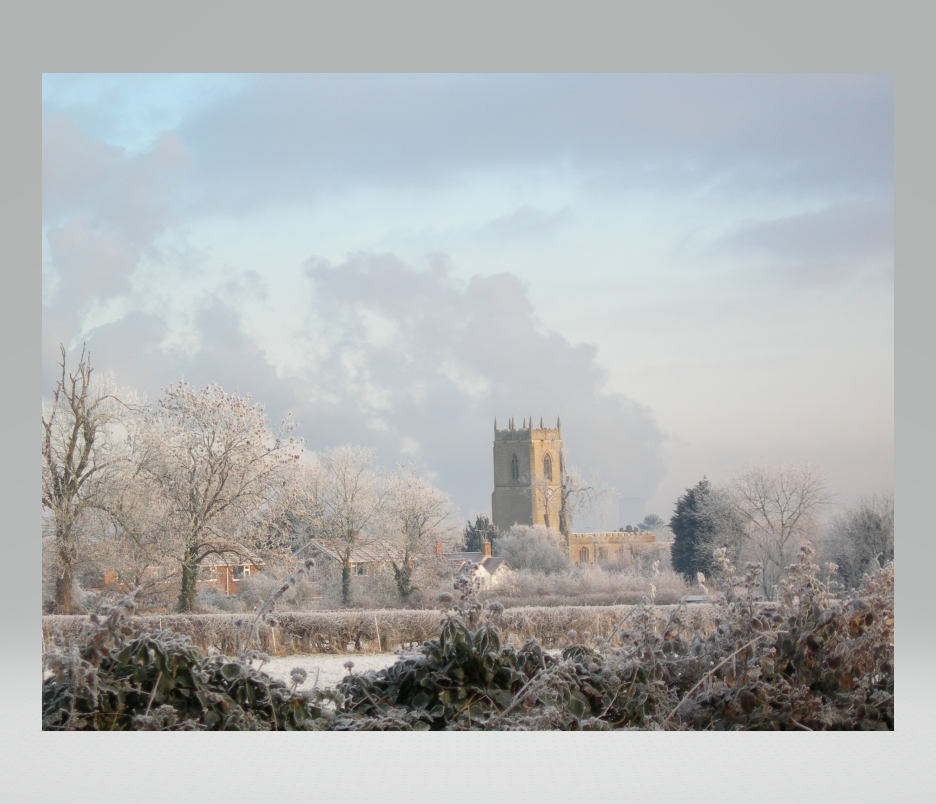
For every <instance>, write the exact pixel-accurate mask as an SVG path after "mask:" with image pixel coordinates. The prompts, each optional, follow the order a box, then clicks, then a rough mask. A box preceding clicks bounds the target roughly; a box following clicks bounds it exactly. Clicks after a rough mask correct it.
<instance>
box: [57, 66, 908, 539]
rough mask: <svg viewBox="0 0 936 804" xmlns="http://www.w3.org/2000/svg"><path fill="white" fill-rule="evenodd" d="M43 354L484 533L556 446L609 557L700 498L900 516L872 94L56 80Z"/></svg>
mask: <svg viewBox="0 0 936 804" xmlns="http://www.w3.org/2000/svg"><path fill="white" fill-rule="evenodd" d="M42 93H43V102H42V109H43V124H42V138H43V139H42V142H43V148H42V159H43V163H42V165H43V176H42V180H43V197H42V207H43V208H42V276H43V393H48V392H49V390H50V389H51V387H52V383H53V382H54V378H55V368H56V367H55V362H56V359H57V356H58V345H59V344H60V343H63V344H65V345H66V347H67V348H69V349H72V350H73V349H75V348H76V347H77V348H79V349H80V345H81V343H82V342H83V341H86V342H87V343H88V345H89V348H90V349H91V354H92V362H93V364H94V365H95V367H96V368H98V369H102V370H105V369H110V370H113V371H114V373H115V374H116V377H117V380H118V382H119V383H121V384H125V385H131V386H134V387H137V388H139V389H141V390H143V391H145V392H146V393H147V394H148V395H149V396H150V398H156V397H158V396H159V394H160V389H161V388H163V387H165V386H166V385H168V384H169V383H171V382H174V381H177V380H178V379H179V378H180V377H184V378H185V379H186V380H188V381H189V382H191V383H192V384H194V385H198V386H201V385H205V384H207V383H209V382H218V383H219V384H220V385H222V386H223V387H224V388H225V390H228V391H234V390H239V391H240V392H241V393H250V394H252V396H253V397H254V399H255V400H258V401H261V402H263V403H265V405H266V408H267V411H268V413H269V414H270V415H271V417H272V418H279V417H281V416H282V415H283V414H284V413H285V412H287V411H292V413H293V416H294V418H295V419H296V420H297V421H298V422H299V423H300V425H301V434H302V435H303V436H304V437H305V438H306V439H307V440H308V447H309V448H310V449H313V450H318V449H322V448H325V447H328V446H333V445H337V444H342V443H357V444H363V445H366V446H371V447H374V448H375V449H376V450H377V452H378V458H379V460H380V461H381V462H382V463H385V464H387V465H391V464H393V463H395V462H398V461H413V462H415V463H416V464H417V465H418V466H419V467H421V468H422V469H423V470H424V471H427V472H431V473H434V476H435V480H436V483H437V484H438V485H439V486H440V487H442V488H444V489H445V490H446V491H448V492H450V493H451V494H452V496H453V498H454V499H455V501H456V502H457V503H458V504H459V505H460V506H461V510H462V515H463V517H465V518H467V517H468V516H472V517H473V516H474V515H475V514H477V513H486V514H489V513H490V492H491V484H492V478H491V475H492V470H491V441H492V428H493V421H494V417H495V416H496V417H498V419H499V421H500V422H501V423H504V422H506V420H507V418H508V417H509V416H514V417H515V418H516V419H517V422H518V423H520V422H521V420H522V419H523V417H525V416H529V415H531V414H532V415H533V417H534V419H535V420H536V421H537V423H538V421H539V417H540V416H541V415H542V416H543V417H544V420H545V421H546V422H547V423H548V424H551V423H553V422H554V421H555V419H556V416H557V415H561V417H562V429H563V437H564V440H565V444H566V451H567V454H568V456H569V460H570V462H571V463H573V464H575V465H576V466H578V467H579V468H580V469H582V470H584V471H585V472H594V473H600V476H601V478H602V479H603V480H604V481H605V482H607V483H609V484H611V485H613V486H614V487H616V488H617V489H618V490H619V492H620V494H621V496H622V502H621V504H620V508H619V509H616V510H613V511H607V512H606V515H605V520H604V521H603V522H602V523H601V524H602V525H604V526H606V527H617V526H619V525H623V524H628V523H630V522H636V521H638V520H639V519H640V518H641V517H642V516H643V515H644V514H645V513H658V514H660V515H662V516H664V517H668V516H669V515H670V513H671V512H672V508H673V504H674V502H675V500H676V498H677V497H678V496H679V494H680V493H682V491H683V490H684V489H685V488H686V487H688V486H691V485H694V484H695V483H697V482H698V481H699V480H700V479H701V477H702V476H703V475H708V476H709V477H710V478H712V479H714V480H716V481H718V480H723V479H726V478H727V477H728V476H730V475H731V474H732V473H734V472H735V471H737V470H739V469H740V468H742V467H743V466H744V465H745V464H748V463H752V462H757V461H776V460H794V461H800V460H809V461H812V462H813V463H814V464H816V465H817V466H818V467H820V468H821V469H823V470H824V471H825V472H826V474H827V475H828V477H829V480H830V482H831V485H832V487H833V488H834V490H835V491H836V492H838V494H839V498H840V500H841V501H843V502H849V501H851V500H853V499H854V498H855V497H856V496H857V495H859V494H862V493H870V492H874V491H881V490H885V489H889V488H892V486H893V471H894V460H893V441H894V308H893V302H894V184H893V178H894V164H893V152H894V85H893V79H892V77H891V76H875V75H822V76H809V75H796V76H771V75H757V76H743V75H736V76H731V75H729V76H707V75H689V76H681V75H663V76H653V75H441V76H440V75H405V76H399V75H373V76H368V75H353V76H343V75H299V76H297V75H289V76H271V75H264V76H250V75H247V76H241V75H236V76H235V75H224V76H209V75H198V76H184V75H132V76H119V75H107V76H95V75H47V76H45V77H44V79H43V84H42Z"/></svg>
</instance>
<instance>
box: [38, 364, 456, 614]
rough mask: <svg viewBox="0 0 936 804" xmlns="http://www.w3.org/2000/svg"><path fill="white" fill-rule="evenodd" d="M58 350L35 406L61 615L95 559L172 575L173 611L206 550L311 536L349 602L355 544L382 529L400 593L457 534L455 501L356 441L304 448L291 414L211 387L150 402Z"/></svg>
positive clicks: (182, 388) (186, 603)
mask: <svg viewBox="0 0 936 804" xmlns="http://www.w3.org/2000/svg"><path fill="white" fill-rule="evenodd" d="M61 355H62V360H61V363H60V366H61V374H60V377H59V379H58V381H57V382H56V385H55V388H54V391H53V394H52V397H51V399H49V400H46V401H45V402H44V404H43V411H42V507H43V538H44V547H45V550H44V554H45V559H44V561H45V564H46V566H47V569H48V572H49V573H50V574H51V575H52V576H53V578H54V593H53V595H52V598H53V599H52V610H53V611H54V612H56V613H63V614H69V613H72V612H73V610H74V608H75V605H74V601H73V599H72V594H73V589H74V586H75V580H76V575H75V573H76V568H77V567H78V566H79V564H80V562H81V561H82V559H84V558H86V557H87V556H89V555H97V556H98V557H99V559H100V560H101V561H102V562H103V563H105V564H106V565H109V566H110V567H112V568H114V569H116V568H118V567H119V568H120V569H121V571H122V575H123V574H125V575H127V576H129V577H130V578H131V579H132V580H134V581H136V582H141V581H142V580H143V578H144V577H145V576H146V575H147V570H148V569H152V568H157V567H158V568H159V569H160V570H166V571H169V572H171V573H172V574H173V576H174V577H177V581H178V598H177V608H178V610H179V611H182V612H190V611H193V610H194V609H195V606H196V595H197V589H198V578H199V573H200V570H201V567H202V565H203V563H205V562H206V561H207V560H209V559H210V558H212V557H219V558H221V559H222V560H224V559H227V560H231V559H233V560H237V561H241V560H243V561H244V562H247V561H249V560H251V558H252V557H253V556H254V555H255V551H258V550H259V551H260V552H261V553H265V554H267V555H278V556H280V557H288V556H289V555H291V554H292V553H295V552H296V551H298V550H300V549H301V548H302V547H303V545H304V544H305V543H307V542H308V540H309V539H312V538H316V539H326V540H328V541H329V542H330V543H331V544H333V545H334V546H335V547H336V548H338V552H339V554H340V556H341V569H342V599H343V601H344V603H345V604H347V603H348V602H350V597H351V562H350V559H351V554H352V551H353V550H354V548H355V547H356V546H357V544H358V543H359V542H360V540H361V539H363V538H367V537H368V536H380V537H383V539H382V540H381V542H380V543H381V544H383V545H389V546H390V547H387V556H386V558H387V560H388V561H389V562H390V564H391V566H392V569H393V572H394V574H395V578H396V582H397V588H398V590H399V593H400V595H401V597H403V598H406V597H407V596H409V595H410V594H412V592H413V590H414V588H415V587H414V567H416V566H417V565H418V563H419V560H420V559H421V558H422V557H423V556H425V555H426V554H427V553H429V552H431V551H432V548H433V547H434V544H435V541H436V540H440V539H441V540H445V541H446V542H448V541H450V539H451V537H452V534H453V526H452V525H451V521H452V515H453V513H454V509H453V506H452V504H451V501H450V500H449V498H448V497H447V495H445V494H444V493H442V492H440V491H439V490H438V489H435V488H434V487H433V486H432V484H431V483H430V482H428V481H427V480H426V479H424V478H421V477H419V475H418V474H417V473H416V471H415V469H413V468H412V467H398V468H397V469H396V470H395V471H392V472H387V471H385V470H383V469H382V468H381V467H378V466H377V465H376V463H375V459H374V453H373V451H369V450H365V449H362V448H360V447H351V446H345V447H338V448H334V449H331V450H327V451H325V452H323V453H321V454H316V455H310V454H309V453H307V452H306V451H305V450H304V448H303V440H302V439H300V438H297V437H296V436H294V435H293V432H294V431H295V428H296V425H295V423H294V422H292V421H291V420H290V418H289V416H287V417H286V418H285V419H284V420H283V421H282V422H280V423H279V424H278V425H277V426H273V425H272V424H271V422H270V420H269V419H268V418H267V417H266V415H265V413H264V408H263V405H261V404H258V403H253V402H251V399H250V397H249V396H247V397H242V396H239V395H238V394H237V393H236V392H235V393H233V394H229V393H226V392H225V391H224V390H223V389H222V388H220V387H219V386H217V385H210V386H208V387H206V388H203V389H201V390H198V389H195V388H193V387H192V386H191V385H189V384H188V383H186V382H184V381H181V382H179V383H178V384H176V385H172V386H170V387H168V388H166V389H165V390H164V393H163V396H162V397H161V398H160V399H159V400H158V401H157V402H156V404H155V405H150V404H148V403H147V402H146V400H145V399H143V398H141V397H140V396H139V395H138V394H136V392H134V391H132V390H131V389H118V388H117V387H116V385H115V383H114V379H113V377H112V376H111V375H106V376H103V377H98V376H97V375H96V374H95V373H94V371H93V369H92V367H91V363H90V356H89V355H88V354H87V353H86V352H85V351H84V350H82V352H81V355H80V357H79V360H78V366H77V368H76V369H75V370H74V371H69V370H68V367H67V363H66V356H65V350H64V348H62V351H61Z"/></svg>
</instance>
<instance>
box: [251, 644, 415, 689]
mask: <svg viewBox="0 0 936 804" xmlns="http://www.w3.org/2000/svg"><path fill="white" fill-rule="evenodd" d="M399 658H400V654H398V653H354V654H333V653H313V654H306V655H302V654H297V655H295V656H274V657H272V658H271V660H270V661H269V662H266V663H265V664H264V665H263V667H262V668H260V669H261V670H262V671H263V672H264V673H266V674H268V675H270V676H272V677H273V678H275V679H277V680H278V681H282V682H284V683H285V684H287V685H289V686H292V679H291V678H290V677H289V674H290V672H292V669H293V668H294V667H301V668H302V669H303V670H305V671H306V672H307V673H308V674H309V675H308V677H307V678H306V680H305V682H304V683H303V684H300V685H299V686H298V687H297V689H299V690H311V689H312V688H313V687H314V686H315V684H316V674H318V687H319V689H323V688H324V687H334V686H335V685H336V684H337V683H338V682H339V681H341V679H343V678H344V677H345V676H346V675H348V668H347V667H345V666H344V665H345V663H346V662H354V668H353V671H354V672H355V673H366V672H367V671H368V670H375V671H376V670H383V669H384V668H386V667H389V666H390V665H392V664H395V663H396V661H397V659H399ZM257 666H258V663H256V662H255V663H254V667H257Z"/></svg>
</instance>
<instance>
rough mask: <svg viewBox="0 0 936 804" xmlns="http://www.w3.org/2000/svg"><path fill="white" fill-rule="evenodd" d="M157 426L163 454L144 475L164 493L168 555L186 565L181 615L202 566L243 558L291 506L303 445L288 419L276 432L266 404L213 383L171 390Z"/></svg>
mask: <svg viewBox="0 0 936 804" xmlns="http://www.w3.org/2000/svg"><path fill="white" fill-rule="evenodd" d="M152 423H153V426H154V427H156V428H157V429H158V431H159V432H158V442H159V444H160V449H159V451H158V453H156V454H154V455H152V456H151V457H150V459H149V460H148V461H147V464H146V467H145V471H146V474H147V476H148V478H149V479H150V480H151V481H152V482H154V483H156V484H157V486H158V489H159V495H160V498H161V500H162V506H163V511H164V515H165V521H166V526H167V528H168V532H169V534H170V537H169V538H170V544H169V545H168V546H167V549H169V550H171V552H172V553H173V554H174V555H173V557H174V558H175V560H176V561H177V562H178V563H179V565H180V566H181V588H180V591H179V604H178V605H179V610H180V611H185V612H187V611H192V610H193V609H194V607H195V598H196V590H197V581H198V573H199V568H200V566H201V564H202V562H203V561H204V560H205V559H206V558H207V557H208V556H210V555H221V556H224V555H233V556H238V557H241V558H245V557H246V556H244V555H243V552H244V548H245V547H246V546H248V545H249V544H250V543H251V542H252V541H253V540H254V539H255V538H256V536H257V535H258V534H259V533H261V532H262V531H263V530H264V529H265V528H266V527H267V525H268V523H269V522H270V520H271V519H273V518H275V517H276V516H278V514H279V512H280V511H281V509H282V508H283V507H284V506H285V505H286V504H287V495H288V493H289V492H290V491H291V489H292V482H291V481H292V479H293V476H294V472H295V466H296V461H297V459H298V457H299V454H300V452H301V450H302V442H301V439H298V438H294V437H293V436H291V435H290V433H291V432H292V431H293V430H294V429H295V424H294V423H293V422H292V421H290V419H289V417H288V416H287V417H286V419H284V420H283V421H282V423H281V424H280V425H279V427H278V428H277V429H275V430H274V429H271V424H270V420H269V419H268V418H267V417H266V416H265V414H264V409H263V406H262V405H260V404H259V403H254V404H251V402H250V397H249V396H247V397H241V396H239V395H238V394H237V393H236V392H235V393H234V394H228V393H225V391H224V390H223V389H222V388H221V387H219V386H218V385H214V384H212V385H209V386H208V387H206V388H203V389H201V390H196V389H195V388H193V387H192V386H191V385H189V384H188V383H186V382H184V381H182V382H180V383H179V384H178V385H173V386H170V387H169V388H167V389H166V390H165V393H164V396H163V397H162V398H161V399H160V400H159V402H158V404H157V409H156V414H155V417H154V419H153V422H152Z"/></svg>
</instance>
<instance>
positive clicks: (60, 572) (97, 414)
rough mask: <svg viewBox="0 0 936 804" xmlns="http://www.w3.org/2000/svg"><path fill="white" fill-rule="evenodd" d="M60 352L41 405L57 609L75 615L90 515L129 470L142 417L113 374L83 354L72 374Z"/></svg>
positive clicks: (44, 484) (45, 511)
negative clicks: (134, 426) (130, 446)
mask: <svg viewBox="0 0 936 804" xmlns="http://www.w3.org/2000/svg"><path fill="white" fill-rule="evenodd" d="M61 354H62V362H61V363H60V364H59V365H60V366H61V374H60V376H59V379H58V381H57V382H56V384H55V388H54V390H53V392H52V397H51V399H49V400H46V401H44V402H43V406H42V508H43V520H44V522H43V531H44V535H47V536H48V541H49V544H50V547H51V550H52V553H53V560H52V562H51V565H52V567H53V568H54V572H55V592H54V602H53V608H54V610H55V611H56V612H57V613H60V614H70V613H71V612H72V591H73V587H74V581H75V568H76V566H77V564H78V561H79V559H80V557H81V551H82V549H83V547H84V546H85V544H86V543H87V537H88V533H87V530H88V529H89V528H90V527H91V526H92V514H93V513H97V514H100V512H101V510H102V508H103V506H104V505H105V503H106V499H107V497H108V495H109V494H110V493H111V492H112V491H113V487H114V483H115V481H116V479H117V477H118V475H119V473H120V471H121V468H122V466H123V465H124V464H125V461H126V453H125V450H124V443H123V437H122V436H123V434H124V430H123V428H124V427H125V426H126V425H127V422H128V421H129V420H130V419H131V418H132V417H133V416H134V415H136V413H137V408H136V403H137V400H136V398H135V396H134V395H133V394H132V392H130V391H127V390H122V391H118V390H117V389H116V387H115V385H114V378H113V376H111V375H105V376H104V377H98V376H94V375H93V369H92V367H91V359H90V355H89V354H87V353H86V352H85V349H84V348H82V350H81V356H80V357H79V359H78V365H77V366H76V368H75V370H74V371H69V370H68V368H67V361H66V357H65V348H64V346H63V347H62V348H61ZM94 530H95V532H96V531H97V528H96V527H95V528H94Z"/></svg>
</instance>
